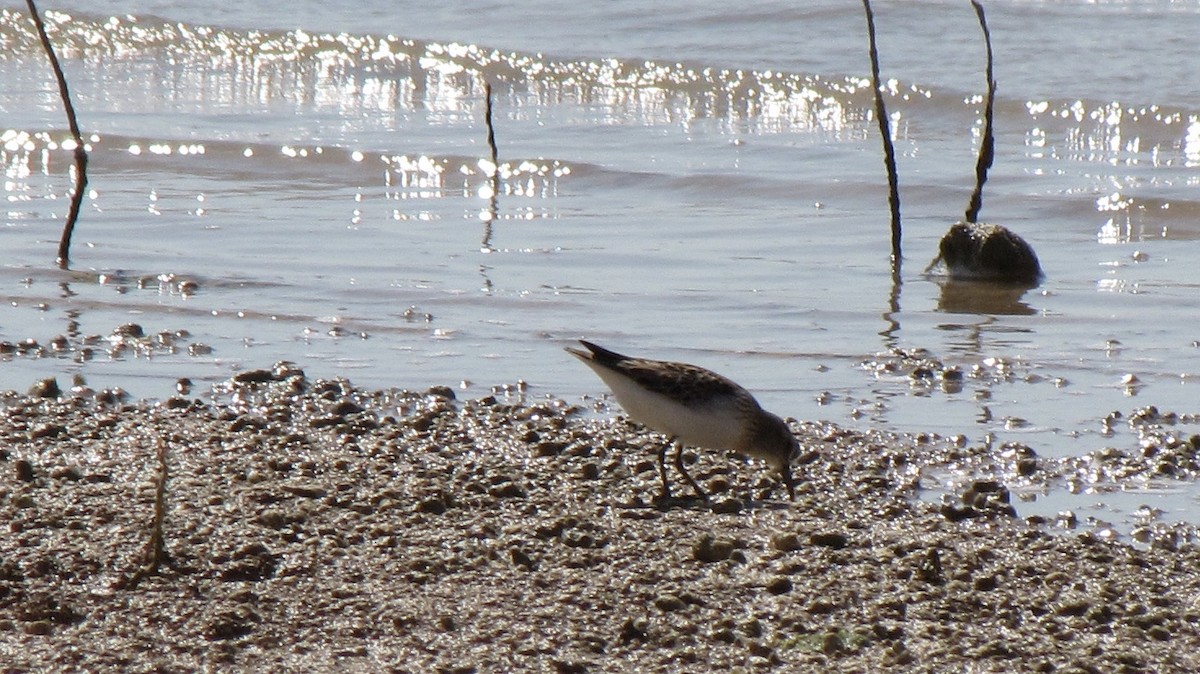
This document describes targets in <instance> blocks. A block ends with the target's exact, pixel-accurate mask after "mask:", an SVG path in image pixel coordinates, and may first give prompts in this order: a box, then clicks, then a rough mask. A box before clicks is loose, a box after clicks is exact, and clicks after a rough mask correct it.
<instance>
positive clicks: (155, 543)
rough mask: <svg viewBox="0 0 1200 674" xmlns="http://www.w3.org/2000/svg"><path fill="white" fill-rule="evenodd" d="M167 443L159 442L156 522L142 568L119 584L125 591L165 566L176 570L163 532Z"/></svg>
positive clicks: (155, 504) (144, 552) (152, 524)
mask: <svg viewBox="0 0 1200 674" xmlns="http://www.w3.org/2000/svg"><path fill="white" fill-rule="evenodd" d="M167 477H168V470H167V443H166V441H165V440H163V439H161V438H160V439H159V441H158V480H157V482H155V484H154V521H153V522H152V523H151V525H150V540H149V541H147V542H146V547H145V549H144V550H143V551H142V559H143V562H142V566H141V567H139V568H138V570H137V571H136V572H135V573H134V574H133V576H131V577H130V578H129V579H128V580H125V581H122V582H120V583H118V586H119V587H121V588H124V589H130V590H131V589H133V588H135V587H137V584H138V583H140V582H142V581H143V580H144V579H145V578H146V577H147V576H150V575H151V574H154V573H158V570H159V567H161V566H163V565H164V564H165V565H167V566H169V567H171V568H175V563H174V561H173V560H172V559H171V554H170V553H169V552H167V546H166V538H165V533H164V532H163V529H164V525H165V521H166V518H167Z"/></svg>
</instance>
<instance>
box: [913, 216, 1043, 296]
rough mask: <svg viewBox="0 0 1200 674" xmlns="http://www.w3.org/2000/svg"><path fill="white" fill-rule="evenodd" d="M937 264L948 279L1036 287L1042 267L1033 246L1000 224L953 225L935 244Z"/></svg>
mask: <svg viewBox="0 0 1200 674" xmlns="http://www.w3.org/2000/svg"><path fill="white" fill-rule="evenodd" d="M938 262H941V263H942V264H944V265H945V266H946V272H947V273H948V274H949V275H950V277H951V278H956V279H974V280H980V281H995V282H1001V283H1012V284H1020V285H1037V283H1038V282H1039V281H1040V280H1041V278H1042V267H1041V264H1040V263H1039V262H1038V258H1037V254H1036V253H1034V252H1033V247H1032V246H1030V245H1029V244H1028V243H1026V242H1025V240H1024V239H1022V238H1021V237H1019V236H1017V235H1016V234H1014V233H1013V232H1012V231H1011V230H1009V229H1008V228H1006V227H1003V226H1001V225H989V224H985V223H980V222H956V223H954V224H953V225H951V226H950V230H949V231H948V232H946V235H945V236H943V237H942V240H941V242H940V243H939V244H938V256H937V259H935V260H934V261H933V263H932V264H930V267H931V268H932V267H933V266H934V265H936V264H937V263H938Z"/></svg>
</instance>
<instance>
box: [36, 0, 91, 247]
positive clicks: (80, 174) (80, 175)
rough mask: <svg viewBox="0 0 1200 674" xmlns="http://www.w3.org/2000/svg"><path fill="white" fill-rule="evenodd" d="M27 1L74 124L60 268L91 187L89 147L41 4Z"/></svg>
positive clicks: (68, 118)
mask: <svg viewBox="0 0 1200 674" xmlns="http://www.w3.org/2000/svg"><path fill="white" fill-rule="evenodd" d="M25 4H27V5H29V13H30V14H32V15H33V23H34V25H35V26H37V32H38V37H40V38H41V40H42V47H43V48H44V49H45V50H46V56H48V57H49V58H50V66H51V67H52V68H53V69H54V77H55V78H57V79H58V93H59V96H61V97H62V102H63V109H64V110H65V111H66V113H67V124H68V125H70V127H71V136H72V137H73V138H74V139H75V192H74V193H73V194H72V195H71V209H70V210H69V211H68V212H67V224H66V225H65V226H64V227H63V231H62V237H61V238H60V239H59V241H58V258H57V262H58V266H59V267H62V268H64V269H65V268H66V267H67V262H68V260H69V259H70V251H71V234H72V233H73V232H74V231H75V221H76V220H78V219H79V209H80V208H81V207H82V206H83V194H84V191H85V190H86V189H87V162H88V156H87V150H86V149H84V146H83V136H82V135H81V134H80V133H79V122H78V121H77V120H76V118H75V106H73V105H71V94H70V92H69V91H68V90H67V78H66V76H65V75H63V71H62V66H60V65H59V63H58V56H57V55H55V53H54V46H53V45H51V44H50V37H49V36H48V35H46V25H45V24H44V23H42V16H41V14H39V13H38V9H37V5H35V4H33V0H25Z"/></svg>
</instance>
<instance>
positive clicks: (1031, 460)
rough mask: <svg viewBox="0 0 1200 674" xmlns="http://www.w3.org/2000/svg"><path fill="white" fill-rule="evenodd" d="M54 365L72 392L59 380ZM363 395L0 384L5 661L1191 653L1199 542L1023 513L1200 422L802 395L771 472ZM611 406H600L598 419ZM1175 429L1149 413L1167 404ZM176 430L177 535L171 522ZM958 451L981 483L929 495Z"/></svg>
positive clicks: (717, 664)
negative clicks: (1041, 452)
mask: <svg viewBox="0 0 1200 674" xmlns="http://www.w3.org/2000/svg"><path fill="white" fill-rule="evenodd" d="M56 389H57V390H56ZM454 395H455V394H454V391H453V390H452V389H450V388H448V387H444V386H443V387H434V388H432V389H430V390H429V391H426V392H409V391H363V390H359V389H356V388H354V387H353V386H352V385H351V384H350V383H349V382H347V381H345V380H310V379H308V378H307V377H306V376H305V375H304V373H303V372H302V371H301V370H300V369H299V368H297V367H296V366H294V365H291V364H288V363H280V364H278V365H276V366H275V367H274V368H270V369H263V370H254V371H250V372H243V373H240V374H238V375H237V376H235V377H234V378H233V379H231V380H229V381H228V382H225V383H223V384H221V385H220V386H219V387H217V390H216V392H215V395H214V396H213V397H212V399H211V400H199V399H192V398H185V397H176V398H171V399H168V400H164V401H129V400H127V399H125V398H124V397H123V396H122V395H121V394H120V392H114V391H92V390H90V389H88V388H87V387H86V386H81V385H77V386H75V387H71V388H70V389H69V390H66V391H64V390H62V389H61V388H59V387H58V386H57V385H56V386H53V387H51V386H50V385H49V384H48V383H46V382H42V383H39V385H38V387H37V388H36V390H35V391H32V392H31V394H17V393H13V392H10V393H8V394H4V395H3V396H0V405H2V407H0V523H2V524H0V526H4V527H5V529H6V530H5V531H4V533H3V535H0V671H4V672H20V671H49V670H56V671H62V670H87V671H97V670H102V669H115V670H121V671H133V672H136V671H166V672H172V671H193V670H197V669H202V668H208V669H247V670H248V669H255V670H265V669H271V670H276V671H314V670H315V671H328V670H335V669H336V670H365V671H396V672H492V671H539V672H545V671H550V672H588V671H597V672H612V671H639V672H640V671H679V672H685V671H768V670H780V671H830V672H865V671H869V670H873V669H874V670H877V669H880V668H883V669H886V670H887V671H914V672H940V671H956V672H957V671H965V670H969V671H973V672H1013V671H1035V672H1146V671H1154V672H1170V671H1177V672H1187V671H1196V670H1197V669H1200V554H1198V552H1197V548H1196V546H1195V545H1194V544H1193V543H1192V542H1191V539H1190V537H1189V536H1187V535H1181V534H1179V533H1178V532H1176V531H1175V530H1170V531H1167V532H1166V533H1164V534H1163V535H1162V536H1158V537H1151V538H1148V539H1146V541H1145V542H1144V543H1142V544H1138V545H1131V544H1128V543H1125V542H1122V541H1118V540H1109V539H1106V538H1104V537H1102V536H1097V535H1095V534H1093V533H1090V532H1084V533H1075V532H1066V531H1064V530H1063V529H1062V528H1061V527H1058V526H1057V525H1056V524H1055V523H1053V522H1045V521H1042V520H1039V519H1038V518H1025V519H1022V518H1020V517H1019V516H1017V510H1018V509H1014V507H1013V504H1012V503H1011V499H1010V492H1011V490H1013V489H1020V488H1023V487H1026V486H1028V485H1030V484H1036V483H1038V481H1042V482H1044V483H1045V484H1052V483H1053V484H1057V483H1058V482H1062V481H1069V480H1071V479H1075V478H1076V477H1077V476H1078V475H1082V474H1084V473H1085V472H1086V471H1091V474H1092V475H1093V476H1094V475H1095V473H1096V471H1097V470H1099V469H1098V468H1097V466H1099V467H1100V469H1103V470H1102V472H1103V475H1104V479H1106V480H1120V479H1125V477H1127V476H1130V475H1139V474H1143V473H1145V472H1147V471H1150V472H1155V473H1156V474H1160V473H1161V472H1163V471H1164V469H1163V465H1164V462H1167V461H1168V458H1169V459H1170V461H1169V463H1170V464H1171V465H1172V466H1173V467H1172V468H1171V469H1168V470H1172V471H1174V473H1173V474H1172V477H1173V479H1190V478H1191V476H1192V471H1191V467H1192V466H1193V465H1194V464H1193V463H1189V461H1190V460H1191V458H1192V457H1194V456H1195V449H1196V447H1195V442H1196V441H1200V440H1196V439H1183V438H1170V439H1168V437H1167V436H1168V435H1169V433H1166V432H1163V433H1159V434H1158V435H1155V434H1154V428H1149V427H1150V426H1153V425H1154V424H1155V423H1157V422H1159V421H1161V416H1162V415H1159V413H1158V412H1157V411H1154V412H1153V414H1151V413H1149V411H1147V413H1146V414H1145V415H1143V418H1142V419H1141V421H1143V422H1145V424H1146V425H1147V427H1148V431H1147V433H1148V437H1151V438H1152V439H1153V442H1152V443H1148V444H1147V446H1150V445H1151V444H1152V445H1153V446H1154V447H1155V451H1153V452H1143V453H1142V455H1139V456H1129V457H1123V456H1106V457H1092V458H1091V459H1090V460H1087V461H1084V460H1081V459H1076V460H1061V461H1058V460H1050V459H1047V458H1044V457H1038V456H1036V455H1034V454H1033V453H1032V450H1029V449H1028V448H1021V447H1005V448H981V447H980V448H974V447H965V446H963V443H962V442H961V440H960V439H957V438H941V437H938V436H935V435H929V434H920V435H913V436H900V435H891V434H885V433H877V432H860V431H855V430H850V429H846V428H841V427H838V426H836V425H834V424H829V423H819V422H803V423H800V422H792V426H793V429H794V430H795V431H796V433H797V434H798V436H799V437H800V438H801V443H802V445H803V447H804V450H805V451H804V454H803V456H802V457H801V459H800V461H799V462H798V463H797V465H796V466H795V473H796V476H797V483H798V484H797V495H796V501H795V502H794V503H792V502H788V501H787V500H786V499H785V498H783V499H781V498H780V495H781V494H782V490H781V489H777V488H776V487H777V486H778V485H775V484H774V483H773V481H772V477H771V475H770V471H766V470H763V469H762V467H761V466H757V465H752V464H750V463H748V462H746V461H745V460H743V459H740V458H738V457H737V456H735V455H732V454H726V453H722V452H695V451H688V452H685V460H686V461H687V462H688V463H689V472H691V473H692V475H693V476H694V477H696V479H697V480H698V481H700V482H701V483H703V485H704V486H705V488H706V489H707V490H709V491H710V492H711V493H712V498H711V500H710V501H708V502H705V501H698V500H694V499H678V500H675V501H672V502H669V503H661V502H658V501H657V500H656V497H657V492H658V489H659V484H658V475H657V466H656V463H655V461H654V457H655V452H656V448H657V446H658V443H660V442H661V441H662V438H659V437H657V436H654V435H652V434H649V433H646V432H645V431H643V430H642V429H640V428H639V427H637V426H634V425H631V424H628V423H626V422H624V421H622V420H620V419H608V418H596V415H592V414H589V413H586V411H585V410H581V409H580V408H579V407H577V406H575V405H572V404H569V403H567V402H564V401H561V400H555V399H550V398H545V399H534V398H532V397H530V396H526V395H524V394H520V393H519V391H514V393H513V394H512V395H496V396H488V397H485V398H482V399H477V400H465V401H459V400H455V399H454ZM606 416H607V415H606ZM1155 428H1157V426H1155ZM160 454H161V455H162V456H163V457H164V458H165V459H166V463H167V466H168V468H169V473H168V478H167V481H166V483H165V490H164V492H163V495H164V497H165V509H164V510H163V511H161V514H162V515H163V520H162V527H161V533H162V543H163V549H164V551H165V553H166V556H165V557H164V558H163V559H162V560H160V561H161V562H162V563H161V564H159V565H158V566H157V567H156V568H153V567H152V566H151V567H146V570H148V571H150V573H149V574H147V575H138V570H139V569H141V568H143V567H144V566H145V565H146V563H147V559H148V557H147V553H148V552H149V551H152V550H153V549H154V544H153V542H152V540H153V538H152V533H153V531H154V528H155V527H154V522H155V519H156V517H155V515H156V508H155V499H156V492H157V488H158V486H159V482H160V478H161V472H160V470H161V468H160V463H159V457H160ZM939 471H942V472H945V471H958V472H959V473H960V474H964V475H968V476H970V475H973V474H977V477H976V478H969V477H968V479H966V480H964V482H963V487H962V490H961V493H956V494H954V496H955V497H954V498H949V499H947V500H946V501H945V502H942V503H935V502H929V500H928V499H922V498H919V496H920V493H919V492H920V488H921V485H922V482H923V479H924V476H926V475H929V474H931V473H936V472H939Z"/></svg>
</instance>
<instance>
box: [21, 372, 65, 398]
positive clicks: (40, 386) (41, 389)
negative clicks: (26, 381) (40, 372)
mask: <svg viewBox="0 0 1200 674" xmlns="http://www.w3.org/2000/svg"><path fill="white" fill-rule="evenodd" d="M29 395H31V396H33V397H34V398H57V397H59V396H61V395H62V389H61V388H59V386H58V380H57V379H55V378H54V377H48V378H46V379H43V380H41V381H39V382H37V383H35V384H34V385H33V386H31V387H29Z"/></svg>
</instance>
